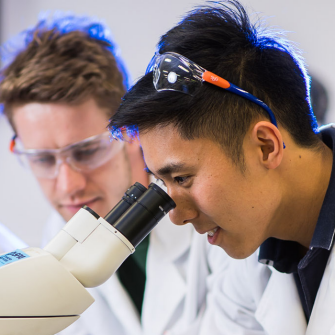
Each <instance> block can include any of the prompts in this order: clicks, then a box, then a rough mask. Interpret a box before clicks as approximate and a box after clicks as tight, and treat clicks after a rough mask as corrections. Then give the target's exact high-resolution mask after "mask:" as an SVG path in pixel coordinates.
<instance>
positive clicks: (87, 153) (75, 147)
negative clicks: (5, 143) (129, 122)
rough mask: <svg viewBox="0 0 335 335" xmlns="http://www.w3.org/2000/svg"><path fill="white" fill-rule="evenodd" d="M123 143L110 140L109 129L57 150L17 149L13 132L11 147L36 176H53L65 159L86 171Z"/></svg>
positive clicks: (112, 153)
mask: <svg viewBox="0 0 335 335" xmlns="http://www.w3.org/2000/svg"><path fill="white" fill-rule="evenodd" d="M123 145H124V142H122V141H115V140H113V141H111V140H110V137H109V132H105V133H103V134H99V135H95V136H92V137H89V138H86V139H84V140H82V141H79V142H76V143H73V144H70V145H68V146H66V147H63V148H60V149H28V150H24V149H20V148H19V146H20V143H16V135H15V136H14V137H13V139H12V141H11V144H10V150H11V151H12V152H13V153H14V154H15V155H17V156H18V158H19V160H20V162H21V164H22V165H23V166H24V167H26V168H29V169H30V170H31V171H32V172H33V173H34V174H35V175H36V177H39V178H47V179H53V178H56V177H57V176H58V173H59V167H60V165H61V164H62V163H64V162H65V163H67V164H68V165H69V166H71V168H72V169H74V170H76V171H81V172H88V171H91V170H94V169H96V168H98V167H100V166H102V165H103V164H105V163H107V161H109V160H110V159H111V158H112V157H114V156H115V155H116V154H117V153H118V152H119V151H120V150H121V148H122V147H123Z"/></svg>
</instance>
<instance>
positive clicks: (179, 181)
mask: <svg viewBox="0 0 335 335" xmlns="http://www.w3.org/2000/svg"><path fill="white" fill-rule="evenodd" d="M174 180H175V181H176V182H177V183H178V184H180V185H183V184H185V183H186V182H187V181H188V180H189V177H174Z"/></svg>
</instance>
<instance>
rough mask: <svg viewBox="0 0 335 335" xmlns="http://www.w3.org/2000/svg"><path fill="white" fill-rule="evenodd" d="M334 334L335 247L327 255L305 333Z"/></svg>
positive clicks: (313, 334) (309, 334)
mask: <svg viewBox="0 0 335 335" xmlns="http://www.w3.org/2000/svg"><path fill="white" fill-rule="evenodd" d="M315 334H327V335H328V334H330V335H335V249H334V248H332V251H331V253H330V255H329V259H328V263H327V266H326V269H325V272H324V274H323V277H322V281H321V284H320V288H319V290H318V294H317V296H316V299H315V303H314V307H313V310H312V315H311V318H310V320H309V323H308V328H307V333H306V335H315Z"/></svg>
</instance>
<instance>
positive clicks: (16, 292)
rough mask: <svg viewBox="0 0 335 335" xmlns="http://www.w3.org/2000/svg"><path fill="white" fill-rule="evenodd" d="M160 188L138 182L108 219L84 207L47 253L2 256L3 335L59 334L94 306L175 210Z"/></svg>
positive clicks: (31, 251) (29, 251)
mask: <svg viewBox="0 0 335 335" xmlns="http://www.w3.org/2000/svg"><path fill="white" fill-rule="evenodd" d="M175 206H176V205H175V203H174V202H173V200H172V199H171V198H170V197H169V196H168V195H167V194H166V193H165V192H164V191H163V190H162V189H161V188H160V187H159V186H158V185H157V184H155V183H151V184H150V185H149V187H148V189H147V188H146V187H144V186H143V185H141V184H140V183H135V184H134V185H133V186H131V187H130V188H129V189H128V190H127V191H126V192H125V194H124V196H123V197H122V199H121V200H120V202H119V203H118V204H117V205H116V206H115V207H114V208H113V209H112V210H111V211H110V212H109V213H108V214H107V215H106V216H105V217H104V218H102V217H100V216H99V215H98V214H97V213H95V212H94V211H93V210H92V209H90V208H89V207H87V206H84V207H83V208H81V209H80V210H79V211H78V212H77V213H76V214H75V215H74V216H73V217H72V218H71V219H70V221H69V222H68V223H67V224H66V225H65V226H64V228H63V229H62V230H61V231H60V232H59V233H58V234H57V235H56V236H55V237H54V238H53V239H52V240H51V241H50V242H49V244H48V245H47V246H46V247H45V248H44V249H40V248H31V247H28V248H25V249H19V250H15V251H13V252H10V253H7V254H3V255H0V334H1V335H54V334H56V333H58V332H59V331H61V330H63V329H64V328H66V327H68V326H69V325H70V324H72V323H73V322H74V321H76V320H77V319H78V318H79V317H80V314H81V313H83V312H84V311H85V310H86V309H87V308H88V307H89V306H90V305H91V304H92V303H93V302H94V299H93V297H92V296H91V295H90V294H89V293H88V291H87V290H86V289H85V287H95V286H98V285H101V284H102V283H104V282H105V281H106V280H107V279H108V278H109V277H110V276H112V275H113V274H114V272H115V271H116V270H117V269H118V268H119V266H120V265H121V264H122V262H123V261H124V260H125V259H126V258H127V257H128V256H129V255H130V254H132V253H133V252H134V251H135V248H136V246H137V245H138V244H139V243H140V242H141V241H142V240H143V239H144V238H145V237H146V236H147V235H148V234H149V233H150V231H151V230H152V229H153V228H154V227H155V226H156V225H157V223H158V222H159V221H160V220H161V219H162V218H163V217H164V216H165V215H166V214H167V213H168V212H169V211H170V210H171V209H173V208H175Z"/></svg>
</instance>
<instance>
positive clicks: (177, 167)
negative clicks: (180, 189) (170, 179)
mask: <svg viewBox="0 0 335 335" xmlns="http://www.w3.org/2000/svg"><path fill="white" fill-rule="evenodd" d="M184 168H185V164H184V163H170V164H167V165H165V166H163V167H161V168H160V169H159V170H158V171H157V174H158V175H160V176H166V175H169V174H172V173H176V172H179V171H181V170H182V169H184Z"/></svg>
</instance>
